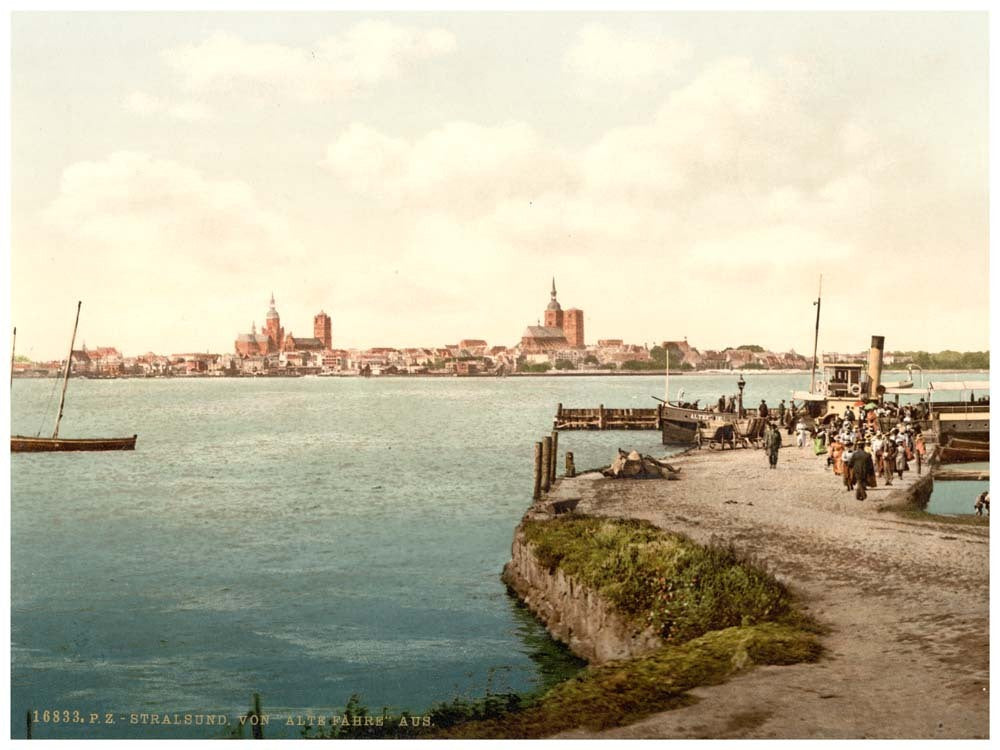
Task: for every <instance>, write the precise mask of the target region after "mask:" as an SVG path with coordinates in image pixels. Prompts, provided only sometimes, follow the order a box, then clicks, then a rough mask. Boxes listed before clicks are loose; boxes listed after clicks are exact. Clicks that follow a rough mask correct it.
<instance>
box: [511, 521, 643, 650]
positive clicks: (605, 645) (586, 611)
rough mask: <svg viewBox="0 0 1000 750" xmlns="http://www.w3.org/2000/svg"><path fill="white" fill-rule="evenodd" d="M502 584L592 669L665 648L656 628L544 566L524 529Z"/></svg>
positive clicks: (518, 534) (516, 538)
mask: <svg viewBox="0 0 1000 750" xmlns="http://www.w3.org/2000/svg"><path fill="white" fill-rule="evenodd" d="M503 581H504V583H506V584H507V586H508V587H509V588H510V589H511V590H512V591H513V592H514V593H515V594H517V596H518V598H520V599H521V601H522V602H524V604H525V605H526V606H527V607H528V608H529V609H530V610H531V611H532V612H534V614H535V615H536V616H537V617H538V618H539V619H540V620H541V621H542V622H543V623H545V627H546V629H547V630H548V631H549V633H550V634H551V635H552V637H553V638H555V639H556V640H558V641H560V642H562V643H565V644H566V645H567V646H568V647H569V649H570V650H571V651H572V652H573V653H574V654H576V655H577V656H579V657H580V658H582V659H586V660H587V661H588V662H590V663H591V664H602V663H604V662H607V661H613V660H616V659H629V658H632V657H635V656H642V655H644V654H648V653H650V652H652V651H655V650H657V649H658V648H660V647H661V646H662V645H663V640H662V639H661V638H659V636H657V635H656V633H655V632H654V631H653V629H652V628H647V629H645V630H643V629H641V628H639V627H637V626H636V625H635V624H633V623H631V622H629V621H628V620H626V619H625V618H624V617H623V616H622V615H620V614H618V613H617V612H615V611H614V609H613V608H612V607H611V605H610V604H609V603H608V602H607V601H605V600H604V598H603V597H601V596H600V595H599V594H598V593H597V592H596V591H594V590H592V589H590V588H589V587H587V586H584V585H582V584H580V583H579V582H578V581H575V580H573V578H571V577H570V576H567V575H566V574H565V573H563V572H562V571H561V570H559V569H556V570H554V571H550V570H549V569H548V568H547V567H546V566H544V565H542V564H541V563H540V562H539V561H538V558H537V557H536V556H535V554H534V551H533V549H532V545H531V544H530V543H528V541H527V540H526V539H525V537H524V531H523V530H522V529H521V527H520V526H518V528H517V530H516V531H515V532H514V542H513V544H512V545H511V560H510V562H508V563H507V564H506V565H505V566H504V569H503Z"/></svg>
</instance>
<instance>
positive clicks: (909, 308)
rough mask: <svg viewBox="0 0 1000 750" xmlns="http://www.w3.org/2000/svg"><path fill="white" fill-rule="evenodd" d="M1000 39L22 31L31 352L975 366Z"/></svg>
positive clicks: (20, 192)
mask: <svg viewBox="0 0 1000 750" xmlns="http://www.w3.org/2000/svg"><path fill="white" fill-rule="evenodd" d="M987 74H988V18H987V16H986V14H985V13H982V12H979V13H975V12H973V13H945V12H930V13H900V12H896V13H850V14H837V13H819V12H812V13H760V12H757V13H693V12H683V13H682V12H660V13H609V12H605V13H554V12H547V13H513V12H512V13H487V12H475V13H426V12H425V13H412V14H407V13H376V14H364V13H285V14H282V13H215V14H213V13H170V14H164V13H150V12H146V13H113V12H91V13H58V12H56V13H37V12H21V13H15V14H14V15H13V17H12V21H11V69H10V77H11V82H10V85H11V92H10V102H11V103H10V117H11V140H12V149H11V161H10V184H11V206H10V208H11V222H12V225H11V235H10V248H9V252H10V256H9V257H10V285H11V298H10V315H11V322H12V324H13V325H16V326H17V349H18V351H19V352H20V353H22V354H25V355H27V356H30V357H32V358H35V359H48V358H52V359H56V358H61V357H64V356H65V349H66V347H67V345H68V338H69V334H70V332H71V330H72V322H73V314H74V310H75V302H76V300H78V299H79V300H83V311H82V314H81V321H80V332H79V334H78V339H77V345H78V346H80V345H81V344H82V343H84V342H85V343H86V344H87V346H89V347H96V346H117V347H118V348H119V350H121V351H122V352H123V353H124V354H126V355H134V354H140V353H144V352H146V351H150V350H153V351H156V352H158V353H164V354H169V353H173V352H189V351H213V352H228V351H232V350H233V342H234V340H235V338H236V336H237V335H238V334H240V333H245V332H248V331H249V329H250V327H251V324H252V323H256V325H257V326H258V327H260V326H261V325H262V323H263V321H264V315H265V313H266V312H267V307H268V300H269V298H270V296H271V294H272V292H273V294H274V297H275V299H276V302H277V309H278V311H279V313H280V314H281V320H282V324H283V326H284V327H285V330H286V332H291V333H293V334H296V335H298V336H303V335H307V336H308V335H312V320H313V316H314V315H315V314H316V313H317V312H319V311H320V310H323V311H325V312H326V313H328V314H329V315H330V316H331V317H332V319H333V337H334V345H335V346H338V347H344V348H353V347H371V346H394V347H405V346H441V345H444V344H449V343H455V342H457V341H458V340H460V339H463V338H480V339H486V340H487V341H488V342H489V343H490V344H501V345H514V344H516V343H517V342H519V340H520V337H521V335H522V332H523V331H524V328H525V326H527V325H534V324H535V323H536V321H537V320H538V319H539V318H541V317H542V316H543V311H544V309H545V306H546V304H547V303H548V301H549V288H550V285H551V281H552V278H553V277H555V279H556V284H557V287H558V291H559V301H560V303H561V304H562V306H563V308H570V307H577V308H581V309H582V310H583V311H584V315H585V333H586V341H587V343H588V344H590V343H596V341H597V340H598V339H601V338H624V339H625V340H626V341H627V342H630V343H638V344H643V343H645V344H648V345H650V346H651V345H653V344H654V343H657V342H660V341H663V340H665V339H680V338H684V337H686V338H687V339H688V341H689V343H691V344H692V345H693V346H695V347H698V348H700V349H702V350H704V349H720V348H724V347H726V346H738V345H742V344H760V345H762V346H765V347H767V348H771V349H776V350H788V349H794V350H796V351H799V352H804V353H808V352H811V350H812V345H813V328H814V324H815V317H814V316H815V307H814V306H813V304H812V302H813V301H814V300H815V299H816V296H817V292H818V284H819V278H820V275H822V279H823V282H822V283H823V292H822V293H823V305H822V313H823V318H822V321H821V331H820V349H821V350H825V351H862V350H865V349H866V348H867V346H868V343H869V341H870V337H871V335H873V334H877V335H883V336H885V337H886V347H887V349H889V350H897V349H903V350H909V349H923V350H928V351H936V350H941V349H946V348H950V349H959V350H982V349H987V348H988V347H989V335H988V312H989V300H988V296H989V295H988V292H989V283H988V271H989V268H988V187H989V184H988V140H989V139H988V132H989V131H988V113H989V107H988V75H987Z"/></svg>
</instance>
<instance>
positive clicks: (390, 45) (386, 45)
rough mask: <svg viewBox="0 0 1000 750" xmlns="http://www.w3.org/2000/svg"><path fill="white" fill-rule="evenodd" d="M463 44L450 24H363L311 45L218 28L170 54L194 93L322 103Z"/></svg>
mask: <svg viewBox="0 0 1000 750" xmlns="http://www.w3.org/2000/svg"><path fill="white" fill-rule="evenodd" d="M456 47H457V43H456V41H455V37H454V35H452V34H451V33H450V32H448V31H445V30H443V29H429V30H423V29H418V28H413V27H406V26H400V25H397V24H392V23H388V22H385V21H363V22H361V23H358V24H356V25H355V26H353V27H351V28H349V29H347V30H346V31H344V32H342V33H340V34H336V35H333V36H329V37H326V38H324V39H322V40H320V41H318V42H317V43H316V44H314V45H312V46H311V47H293V46H288V45H282V44H274V43H269V42H249V41H246V40H244V39H242V38H240V37H239V36H236V35H235V34H229V33H225V32H218V33H215V34H213V35H212V36H210V37H208V38H207V39H205V40H204V41H202V42H200V43H197V44H189V45H185V46H182V47H177V48H174V49H170V50H166V51H165V52H164V53H163V56H164V58H165V60H166V61H167V63H168V64H169V65H170V66H171V67H172V68H173V69H174V70H175V71H176V72H177V73H178V74H179V75H180V76H181V83H182V86H183V87H184V88H185V89H186V90H188V91H192V92H197V93H207V92H213V93H219V92H227V93H239V94H243V95H249V96H252V97H256V98H269V97H273V96H286V95H288V96H293V97H295V98H298V99H300V100H303V101H308V102H317V101H327V100H330V99H335V98H337V97H341V96H344V95H347V94H350V93H352V92H354V91H356V90H358V89H360V88H362V87H368V86H372V85H374V84H377V83H380V82H382V81H386V80H390V79H393V78H396V77H398V76H399V75H400V74H401V73H402V72H403V71H404V70H405V69H406V67H407V66H408V65H411V64H413V63H415V62H419V61H422V60H430V59H433V58H437V57H442V56H445V55H449V54H451V53H452V52H453V51H454V50H455V49H456Z"/></svg>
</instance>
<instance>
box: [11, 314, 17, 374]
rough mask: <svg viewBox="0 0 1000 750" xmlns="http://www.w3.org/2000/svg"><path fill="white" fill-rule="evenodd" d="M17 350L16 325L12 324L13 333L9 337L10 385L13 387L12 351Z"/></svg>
mask: <svg viewBox="0 0 1000 750" xmlns="http://www.w3.org/2000/svg"><path fill="white" fill-rule="evenodd" d="M16 351H17V326H14V335H13V336H11V337H10V387H11V388H13V387H14V352H16Z"/></svg>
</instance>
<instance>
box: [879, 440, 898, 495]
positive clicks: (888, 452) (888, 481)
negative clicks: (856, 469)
mask: <svg viewBox="0 0 1000 750" xmlns="http://www.w3.org/2000/svg"><path fill="white" fill-rule="evenodd" d="M895 468H896V443H895V442H893V440H892V436H891V435H890V436H889V437H887V438H886V439H885V442H884V443H883V445H882V476H883V477H885V486H886V487H891V486H892V473H893V471H894V470H895Z"/></svg>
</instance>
